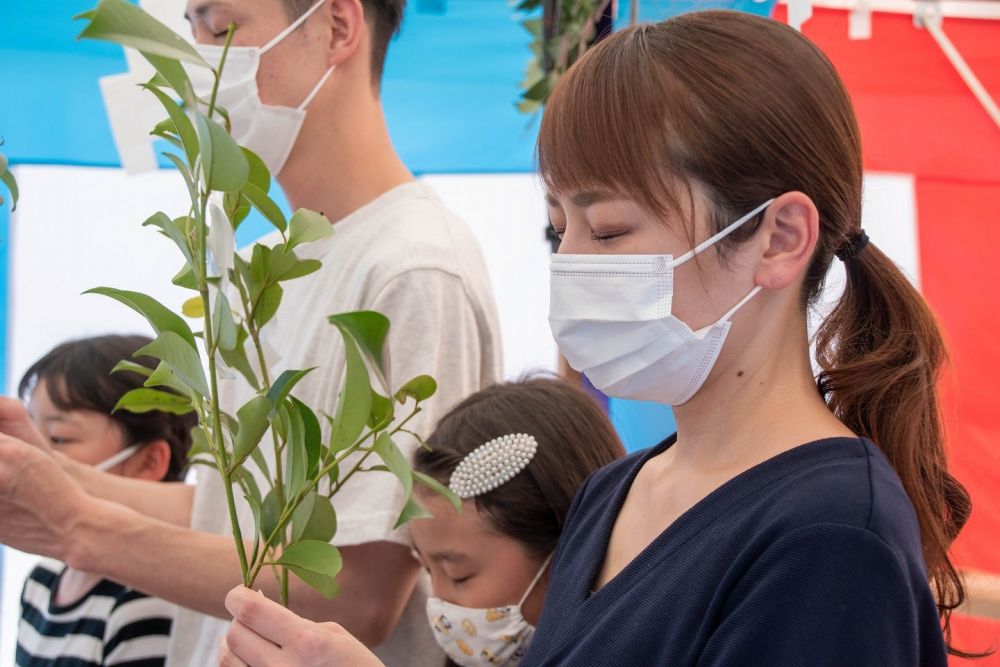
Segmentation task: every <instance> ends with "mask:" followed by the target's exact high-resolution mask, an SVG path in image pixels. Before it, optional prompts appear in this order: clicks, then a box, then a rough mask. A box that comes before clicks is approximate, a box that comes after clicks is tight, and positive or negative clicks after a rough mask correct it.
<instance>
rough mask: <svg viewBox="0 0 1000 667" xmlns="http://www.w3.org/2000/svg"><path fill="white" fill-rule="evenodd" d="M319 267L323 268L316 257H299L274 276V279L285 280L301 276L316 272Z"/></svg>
mask: <svg viewBox="0 0 1000 667" xmlns="http://www.w3.org/2000/svg"><path fill="white" fill-rule="evenodd" d="M289 256H290V255H289ZM321 268H323V263H322V262H320V261H319V260H318V259H300V260H297V261H296V262H295V264H293V265H292V267H291V268H290V269H288V270H287V271H285V272H283V273H282V274H281V276H280V277H279V278H276V280H281V281H285V280H294V279H295V278H302V277H303V276H308V275H309V274H310V273H316V272H317V271H319V270H320V269H321Z"/></svg>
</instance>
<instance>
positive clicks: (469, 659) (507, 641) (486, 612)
mask: <svg viewBox="0 0 1000 667" xmlns="http://www.w3.org/2000/svg"><path fill="white" fill-rule="evenodd" d="M551 560H552V556H549V557H548V558H546V559H545V562H544V563H543V564H542V568H541V569H540V570H539V571H538V574H536V575H535V578H534V579H532V581H531V584H530V585H529V586H528V590H527V591H525V592H524V595H523V596H521V601H520V602H518V603H517V604H516V605H513V606H508V607H494V608H493V609H470V608H469V607H462V606H459V605H457V604H452V603H450V602H445V601H444V600H442V599H441V598H428V599H427V619H428V620H429V621H430V623H431V628H433V630H434V638H435V639H436V640H437V643H438V645H439V646H441V648H442V649H443V650H444V652H445V653H446V654H447V655H448V657H449V658H451V659H452V660H454V661H455V662H456V663H458V664H459V665H462V666H463V667H471V666H472V665H507V666H508V667H514V666H515V665H517V664H518V663H519V662H520V661H521V658H522V657H524V654H525V653H526V652H527V651H528V644H529V643H530V642H531V638H532V637H533V636H534V634H535V626H533V625H531V624H530V623H528V622H527V621H526V620H524V615H523V614H522V613H521V607H522V605H524V601H525V600H527V599H528V595H530V594H531V591H533V590H534V589H535V586H536V585H537V584H538V581H539V580H540V579H541V578H542V575H543V574H545V570H546V568H548V566H549V561H551Z"/></svg>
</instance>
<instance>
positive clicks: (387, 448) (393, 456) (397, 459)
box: [372, 432, 413, 499]
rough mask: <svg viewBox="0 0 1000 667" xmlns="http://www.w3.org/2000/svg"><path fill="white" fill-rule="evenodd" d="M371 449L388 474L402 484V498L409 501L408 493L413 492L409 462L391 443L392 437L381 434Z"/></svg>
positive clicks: (394, 444)
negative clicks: (387, 470)
mask: <svg viewBox="0 0 1000 667" xmlns="http://www.w3.org/2000/svg"><path fill="white" fill-rule="evenodd" d="M372 449H373V450H374V451H375V453H376V454H378V456H379V458H380V459H382V463H384V464H385V467H386V468H388V469H389V472H391V473H392V474H393V475H395V476H396V477H397V478H398V479H399V481H400V482H402V484H403V491H404V496H403V497H404V498H407V499H409V497H410V493H411V492H412V491H413V470H412V469H411V468H410V462H409V461H407V460H406V456H405V455H404V454H403V452H401V451H400V450H399V447H397V446H396V443H395V442H393V441H392V436H390V435H389V434H388V433H385V432H383V433H382V434H381V435H379V437H378V439H377V440H375V445H374V446H373V447H372Z"/></svg>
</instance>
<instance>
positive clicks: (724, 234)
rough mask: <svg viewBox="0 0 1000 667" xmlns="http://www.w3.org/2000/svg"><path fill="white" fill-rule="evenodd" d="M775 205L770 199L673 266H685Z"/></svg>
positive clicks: (677, 259)
mask: <svg viewBox="0 0 1000 667" xmlns="http://www.w3.org/2000/svg"><path fill="white" fill-rule="evenodd" d="M773 203H774V199H768V200H767V201H766V202H764V203H763V204H761V205H760V206H758V207H757V208H755V209H754V210H752V211H750V212H749V213H747V214H746V215H744V216H743V217H742V218H740V219H739V220H737V221H736V222H734V223H733V224H731V225H729V226H728V227H726V228H725V229H723V230H722V231H721V232H719V233H718V234H716V235H714V236H711V237H709V238H707V239H705V240H704V241H702V242H701V243H699V244H698V245H696V246H695V247H694V248H692V249H691V250H688V251H687V252H686V253H684V254H683V255H681V256H680V257H677V258H676V259H674V261H673V265H674V266H675V267H676V266H679V265H680V264H683V263H684V262H686V261H688V260H689V259H691V258H692V257H694V256H695V255H697V254H698V253H700V252H704V251H705V249H706V248H710V247H712V246H713V245H715V244H716V243H718V242H719V241H721V240H722V239H724V238H726V237H727V236H729V235H730V234H731V233H733V232H734V231H735V230H736V229H738V228H739V227H740V225H742V224H743V223H745V222H746V221H747V220H750V219H751V218H753V217H754V216H755V215H757V214H758V213H760V212H761V211H763V210H764V209H766V208H767V207H768V206H770V205H771V204H773Z"/></svg>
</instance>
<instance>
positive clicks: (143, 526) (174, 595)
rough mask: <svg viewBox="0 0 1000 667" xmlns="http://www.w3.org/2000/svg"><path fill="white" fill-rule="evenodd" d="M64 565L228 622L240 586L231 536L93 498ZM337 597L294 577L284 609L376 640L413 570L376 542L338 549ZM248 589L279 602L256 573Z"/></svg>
mask: <svg viewBox="0 0 1000 667" xmlns="http://www.w3.org/2000/svg"><path fill="white" fill-rule="evenodd" d="M69 541H70V547H69V549H68V550H67V556H66V558H67V562H68V564H69V565H70V566H72V567H74V568H78V569H81V570H84V571H87V572H93V573H95V574H99V575H101V576H104V577H107V578H109V579H112V580H114V581H118V582H120V583H122V584H125V585H127V586H131V587H133V588H136V589H138V590H141V591H143V592H145V593H148V594H150V595H154V596H156V597H160V598H163V599H165V600H168V601H170V602H173V603H175V604H178V605H180V606H182V607H187V608H189V609H193V610H195V611H199V612H202V613H205V614H210V615H213V616H218V617H220V618H228V616H229V614H228V612H227V611H226V608H225V606H224V602H225V597H226V593H228V592H229V590H230V589H232V588H233V587H234V586H236V585H238V584H241V583H243V582H242V577H241V575H240V566H239V559H238V557H237V555H236V549H235V547H234V545H233V541H232V538H231V537H229V536H225V535H214V534H211V533H204V532H200V531H195V530H191V529H189V528H182V527H178V526H176V525H172V524H169V523H167V522H164V521H159V520H156V519H153V518H150V517H148V516H144V515H142V514H140V513H138V512H137V511H133V510H131V509H129V508H127V507H122V506H120V505H117V504H115V503H112V502H107V501H103V500H99V499H95V500H94V501H93V503H92V507H89V508H88V509H87V512H86V513H85V517H83V518H81V520H80V521H79V523H78V524H77V525H76V526H75V527H74V530H73V535H71V536H70V540H69ZM341 551H342V555H343V556H344V569H343V570H342V572H341V574H340V576H339V577H338V581H339V583H340V585H341V593H340V595H339V596H338V597H337V598H335V599H333V600H328V599H326V598H324V597H323V596H322V595H321V594H320V593H318V592H316V591H315V590H313V589H311V588H309V587H307V586H306V585H305V584H303V583H302V582H300V581H299V580H298V579H296V578H295V577H294V576H293V577H292V582H293V585H292V590H291V593H290V601H291V605H290V606H291V608H292V609H293V610H294V611H295V612H296V613H298V614H300V615H302V616H305V617H306V618H310V619H312V620H316V621H335V622H337V623H340V624H341V625H343V626H344V627H345V628H347V630H348V631H350V632H351V633H352V634H355V635H356V636H358V638H359V639H361V640H362V641H364V642H366V643H368V644H370V645H374V644H378V643H380V642H382V641H383V640H384V639H385V638H386V637H387V636H388V634H389V633H390V632H391V631H392V629H393V628H394V627H395V625H396V622H397V621H398V620H399V616H400V615H401V614H402V611H403V609H404V607H405V605H406V601H407V600H408V599H409V596H410V594H411V593H412V591H413V587H414V585H415V584H416V580H417V576H418V574H419V568H418V566H417V564H416V562H415V561H413V559H412V558H411V557H410V554H409V550H408V549H406V548H405V547H403V546H401V545H398V544H391V543H388V542H377V543H373V544H365V545H360V546H356V547H346V548H344V549H342V550H341ZM254 588H257V589H260V590H262V591H263V592H264V594H265V595H267V597H268V598H270V599H272V600H276V599H278V593H277V583H276V581H275V577H273V576H271V574H270V572H268V571H262V572H261V575H260V577H259V578H258V580H257V581H256V582H255V583H254Z"/></svg>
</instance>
